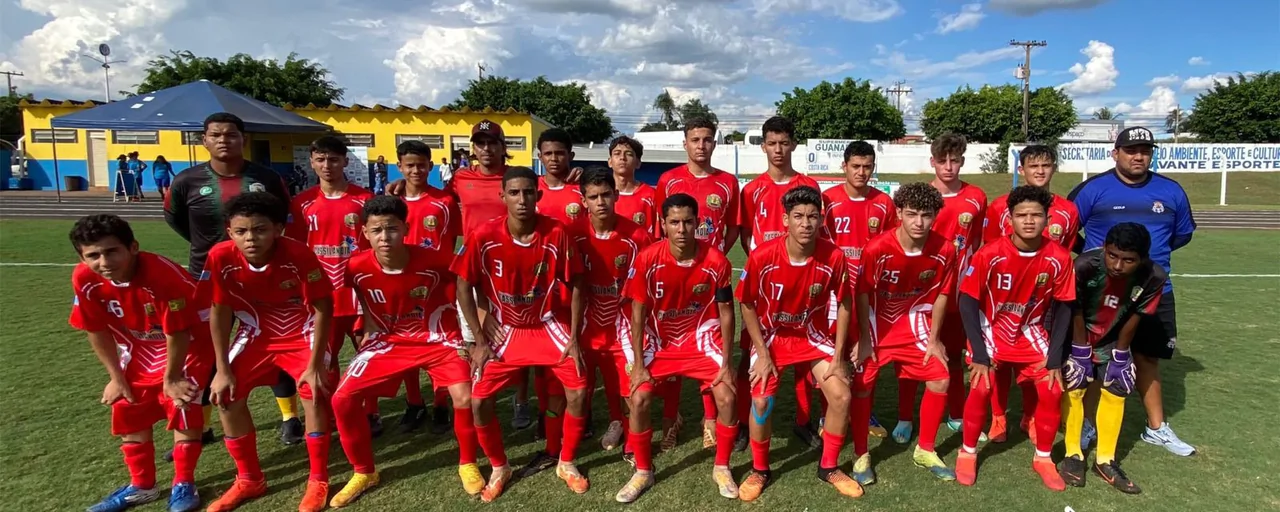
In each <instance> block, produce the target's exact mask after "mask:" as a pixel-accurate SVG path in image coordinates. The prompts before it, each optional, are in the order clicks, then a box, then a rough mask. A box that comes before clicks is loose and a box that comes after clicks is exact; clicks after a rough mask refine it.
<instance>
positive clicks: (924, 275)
mask: <svg viewBox="0 0 1280 512" xmlns="http://www.w3.org/2000/svg"><path fill="white" fill-rule="evenodd" d="M936 275H938V273H937V272H935V271H934V270H933V269H929V270H926V271H924V272H921V273H920V280H921V281H928V280H930V279H933V276H936Z"/></svg>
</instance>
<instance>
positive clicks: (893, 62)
mask: <svg viewBox="0 0 1280 512" xmlns="http://www.w3.org/2000/svg"><path fill="white" fill-rule="evenodd" d="M1023 51H1024V50H1023V49H1022V48H1018V47H1013V46H1006V47H1001V48H997V49H995V50H987V51H984V52H966V53H962V54H960V55H957V56H956V57H955V58H954V59H951V60H949V61H942V62H933V61H930V60H929V59H923V58H922V59H912V58H908V57H907V56H906V54H904V53H902V52H897V51H895V52H891V53H889V54H888V55H887V56H884V57H878V58H874V59H871V63H872V64H875V65H877V66H882V67H885V68H889V69H890V70H892V71H893V72H894V73H896V74H898V75H902V76H905V77H908V78H916V79H919V78H930V77H936V76H953V75H956V74H957V73H960V72H963V71H966V70H971V69H974V68H979V67H982V66H986V65H988V64H991V63H994V62H999V61H1002V60H1006V59H1013V58H1020V57H1021V56H1022V55H1023Z"/></svg>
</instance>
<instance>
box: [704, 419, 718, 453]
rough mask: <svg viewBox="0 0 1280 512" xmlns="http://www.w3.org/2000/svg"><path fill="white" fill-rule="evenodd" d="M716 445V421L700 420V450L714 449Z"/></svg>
mask: <svg viewBox="0 0 1280 512" xmlns="http://www.w3.org/2000/svg"><path fill="white" fill-rule="evenodd" d="M715 445H716V420H708V419H703V420H702V449H704V450H705V449H707V448H714V447H715Z"/></svg>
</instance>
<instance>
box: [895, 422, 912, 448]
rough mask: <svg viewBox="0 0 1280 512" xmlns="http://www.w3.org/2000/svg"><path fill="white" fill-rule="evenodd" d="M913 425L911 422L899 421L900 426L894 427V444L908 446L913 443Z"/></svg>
mask: <svg viewBox="0 0 1280 512" xmlns="http://www.w3.org/2000/svg"><path fill="white" fill-rule="evenodd" d="M912 428H913V425H912V424H911V422H910V421H902V420H898V424H897V425H896V426H894V427H893V434H892V435H891V438H892V439H893V442H895V443H898V444H907V443H909V442H911V430H912Z"/></svg>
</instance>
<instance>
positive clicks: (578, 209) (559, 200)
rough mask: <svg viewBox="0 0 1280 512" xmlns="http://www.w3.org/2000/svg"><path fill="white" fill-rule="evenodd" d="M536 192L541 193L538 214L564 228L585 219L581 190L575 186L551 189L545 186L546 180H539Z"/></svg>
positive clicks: (563, 185) (564, 185)
mask: <svg viewBox="0 0 1280 512" xmlns="http://www.w3.org/2000/svg"><path fill="white" fill-rule="evenodd" d="M538 191H539V192H542V199H539V200H538V213H541V214H543V215H546V216H548V217H551V218H553V219H555V220H558V221H560V223H561V224H564V225H566V226H568V225H570V224H573V221H575V220H578V219H579V218H582V217H586V215H585V214H586V211H587V209H586V208H585V207H583V206H582V190H581V189H579V188H578V186H577V185H569V184H567V183H566V184H562V185H560V186H559V187H555V188H552V187H550V186H548V185H547V180H546V178H541V179H539V180H538Z"/></svg>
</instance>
